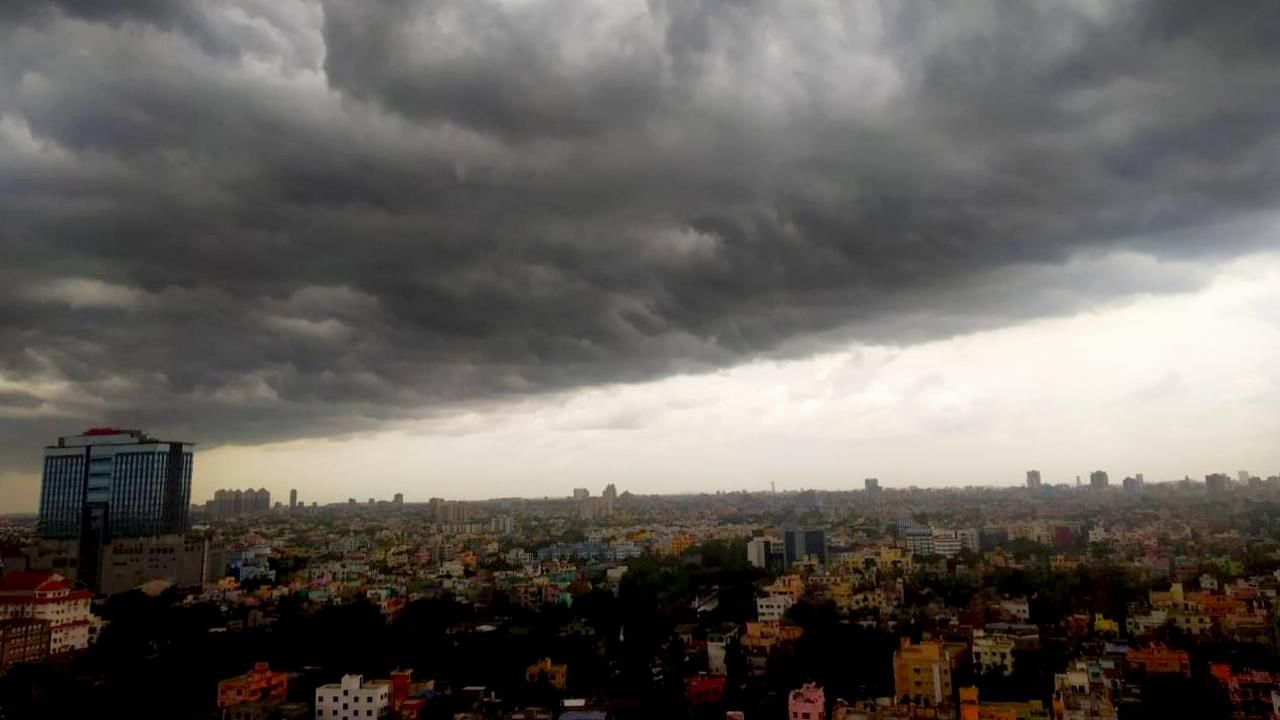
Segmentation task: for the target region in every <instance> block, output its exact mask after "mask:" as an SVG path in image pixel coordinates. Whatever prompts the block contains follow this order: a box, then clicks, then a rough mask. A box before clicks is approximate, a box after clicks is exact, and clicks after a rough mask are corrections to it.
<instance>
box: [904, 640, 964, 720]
mask: <svg viewBox="0 0 1280 720" xmlns="http://www.w3.org/2000/svg"><path fill="white" fill-rule="evenodd" d="M893 695H894V698H895V699H898V700H901V699H902V698H907V699H908V700H909V701H910V702H912V703H918V704H920V703H923V702H928V703H929V704H932V705H940V704H942V703H943V702H944V701H950V699H951V653H950V651H949V650H948V649H947V647H946V646H945V645H944V644H943V643H942V642H941V641H939V640H925V641H924V642H921V643H919V644H914V643H912V642H911V640H910V639H908V638H903V639H902V644H901V646H900V647H899V648H898V650H897V652H895V653H894V654H893Z"/></svg>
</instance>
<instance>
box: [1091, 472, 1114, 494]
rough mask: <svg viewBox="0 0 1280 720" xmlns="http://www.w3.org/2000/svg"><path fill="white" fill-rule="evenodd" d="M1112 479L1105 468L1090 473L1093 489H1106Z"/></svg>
mask: <svg viewBox="0 0 1280 720" xmlns="http://www.w3.org/2000/svg"><path fill="white" fill-rule="evenodd" d="M1110 484H1111V480H1110V479H1109V478H1108V477H1107V473H1106V471H1105V470H1094V471H1093V472H1091V473H1089V487H1090V488H1091V489H1093V490H1105V489H1106V488H1107V486H1108V485H1110Z"/></svg>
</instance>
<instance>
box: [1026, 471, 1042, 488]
mask: <svg viewBox="0 0 1280 720" xmlns="http://www.w3.org/2000/svg"><path fill="white" fill-rule="evenodd" d="M1027 488H1028V489H1030V490H1039V489H1040V471H1039V470H1028V471H1027Z"/></svg>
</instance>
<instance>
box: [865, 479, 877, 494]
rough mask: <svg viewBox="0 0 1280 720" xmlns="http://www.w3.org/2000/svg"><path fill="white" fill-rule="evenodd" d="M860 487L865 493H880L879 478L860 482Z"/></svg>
mask: <svg viewBox="0 0 1280 720" xmlns="http://www.w3.org/2000/svg"><path fill="white" fill-rule="evenodd" d="M862 487H864V488H866V490H867V492H871V493H873V492H880V478H867V479H866V480H863V481H862Z"/></svg>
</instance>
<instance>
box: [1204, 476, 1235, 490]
mask: <svg viewBox="0 0 1280 720" xmlns="http://www.w3.org/2000/svg"><path fill="white" fill-rule="evenodd" d="M1204 486H1205V488H1207V489H1208V490H1209V492H1211V493H1221V492H1226V491H1227V488H1229V487H1231V478H1230V477H1228V476H1227V474H1226V473H1213V474H1211V475H1205V476H1204Z"/></svg>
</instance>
